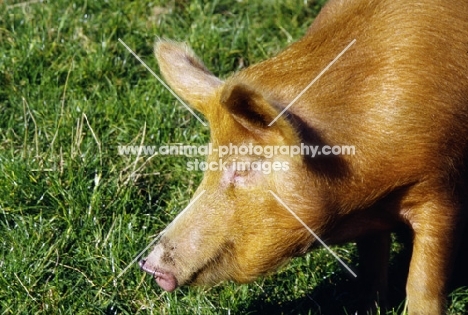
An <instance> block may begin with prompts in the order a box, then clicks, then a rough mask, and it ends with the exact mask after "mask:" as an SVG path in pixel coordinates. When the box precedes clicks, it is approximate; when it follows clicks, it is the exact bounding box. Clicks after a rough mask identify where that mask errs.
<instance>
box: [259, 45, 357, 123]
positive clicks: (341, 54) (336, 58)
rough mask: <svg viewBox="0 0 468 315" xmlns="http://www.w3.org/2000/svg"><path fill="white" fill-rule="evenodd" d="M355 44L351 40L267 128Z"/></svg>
mask: <svg viewBox="0 0 468 315" xmlns="http://www.w3.org/2000/svg"><path fill="white" fill-rule="evenodd" d="M355 42H356V39H353V40H352V41H351V43H349V45H348V46H346V48H345V49H343V50H342V51H341V52H340V53H339V54H338V56H336V57H335V59H333V60H332V62H330V63H329V64H328V66H326V67H325V69H323V70H322V72H320V73H319V74H318V75H317V76H316V77H315V79H313V80H312V82H310V83H309V85H307V86H306V87H305V88H304V89H303V90H302V91H301V93H299V94H298V95H297V96H296V97H295V98H294V99H293V100H292V101H291V103H289V105H288V106H286V107H285V108H284V109H283V110H282V111H281V113H279V114H278V116H276V118H275V119H273V120H272V122H271V123H269V124H268V127H271V125H273V124H274V123H275V121H277V120H278V118H280V117H281V115H283V114H284V112H285V111H287V110H288V109H289V108H290V107H291V106H292V105H293V104H294V103H295V102H296V101H297V100H298V99H299V98H300V97H301V96H302V94H304V93H305V92H306V91H307V90H308V89H309V88H310V87H311V86H312V84H314V83H315V82H316V81H317V80H318V79H319V78H320V77H321V76H322V75H323V74H324V73H325V72H326V71H327V70H328V69H330V67H331V66H332V65H333V64H334V63H335V62H336V61H337V60H338V59H340V57H341V56H343V54H344V53H345V52H346V51H347V50H348V49H349V48H350V47H351V46H352V45H353V44H354V43H355Z"/></svg>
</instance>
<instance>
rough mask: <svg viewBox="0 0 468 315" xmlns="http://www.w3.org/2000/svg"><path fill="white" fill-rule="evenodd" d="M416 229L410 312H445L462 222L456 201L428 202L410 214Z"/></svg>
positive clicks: (408, 289) (431, 314) (437, 314)
mask: <svg viewBox="0 0 468 315" xmlns="http://www.w3.org/2000/svg"><path fill="white" fill-rule="evenodd" d="M408 217H409V222H410V225H411V227H412V229H413V232H414V237H413V254H412V257H411V263H410V268H409V274H408V280H407V283H406V295H407V305H408V314H410V315H441V314H444V312H445V294H446V284H447V282H448V278H449V276H450V270H451V268H452V263H453V260H454V255H455V250H456V247H457V245H458V244H457V242H456V239H457V234H458V232H459V230H460V228H461V222H462V221H463V220H462V218H461V216H460V212H459V209H458V206H457V204H456V203H447V202H445V203H444V204H442V203H440V204H436V203H432V202H431V203H426V204H424V205H423V206H420V207H418V208H416V209H411V210H410V213H409V215H408Z"/></svg>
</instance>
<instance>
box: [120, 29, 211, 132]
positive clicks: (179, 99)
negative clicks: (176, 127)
mask: <svg viewBox="0 0 468 315" xmlns="http://www.w3.org/2000/svg"><path fill="white" fill-rule="evenodd" d="M119 42H120V43H121V44H122V45H124V46H125V48H127V50H128V51H129V52H130V53H131V54H132V55H133V56H134V57H135V58H136V59H137V60H138V61H139V62H141V64H142V65H143V66H144V67H145V68H146V69H147V70H148V71H149V72H150V73H151V74H152V75H153V76H154V77H155V78H156V79H157V80H158V81H159V83H161V84H162V85H163V86H164V87H165V88H166V89H167V90H168V91H169V92H171V94H172V95H174V97H175V98H176V99H177V100H178V101H179V102H181V103H182V105H184V106H185V108H187V110H188V111H189V112H190V113H191V114H192V115H193V116H195V118H196V119H198V121H199V122H201V123H202V125H203V126H205V127H206V126H207V125H206V123H205V122H204V121H203V120H201V118H200V117H198V115H197V114H196V113H195V112H194V111H193V110H192V109H191V108H190V107H189V106H188V105H187V104H185V102H184V101H183V100H182V99H181V98H180V97H179V96H178V95H177V94H176V93H175V92H174V91H173V90H172V89H171V88H170V87H169V86H168V85H167V84H166V82H164V81H163V80H162V79H161V78H160V77H159V76H158V75H157V74H156V73H155V72H154V71H153V70H151V68H150V67H148V65H147V64H146V63H145V62H144V61H143V60H141V58H140V57H138V55H137V54H135V53H134V52H133V50H131V49H130V47H128V46H127V44H125V43H124V42H123V40H121V39H120V38H119Z"/></svg>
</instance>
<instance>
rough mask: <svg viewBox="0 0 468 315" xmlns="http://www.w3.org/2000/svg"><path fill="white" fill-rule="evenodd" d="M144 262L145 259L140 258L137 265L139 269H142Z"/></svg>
mask: <svg viewBox="0 0 468 315" xmlns="http://www.w3.org/2000/svg"><path fill="white" fill-rule="evenodd" d="M145 263H146V260H145V259H142V260H140V261H139V262H138V265H139V266H140V269H143V267H144V266H145Z"/></svg>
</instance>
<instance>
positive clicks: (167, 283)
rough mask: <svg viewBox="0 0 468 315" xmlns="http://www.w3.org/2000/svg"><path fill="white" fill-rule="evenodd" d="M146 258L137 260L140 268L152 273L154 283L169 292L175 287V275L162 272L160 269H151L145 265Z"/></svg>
mask: <svg viewBox="0 0 468 315" xmlns="http://www.w3.org/2000/svg"><path fill="white" fill-rule="evenodd" d="M145 264H146V260H144V259H143V260H141V261H140V262H139V265H140V268H141V269H142V270H144V271H145V272H147V273H149V274H151V275H153V277H154V279H155V280H156V283H157V284H158V285H159V286H160V287H161V288H162V289H163V290H165V291H168V292H171V291H174V290H175V289H176V288H177V279H176V278H175V276H174V275H173V274H172V273H170V272H164V271H162V270H157V269H155V270H153V269H152V268H149V267H148V266H146V265H145Z"/></svg>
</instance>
